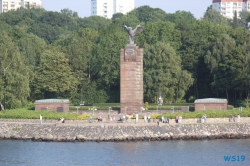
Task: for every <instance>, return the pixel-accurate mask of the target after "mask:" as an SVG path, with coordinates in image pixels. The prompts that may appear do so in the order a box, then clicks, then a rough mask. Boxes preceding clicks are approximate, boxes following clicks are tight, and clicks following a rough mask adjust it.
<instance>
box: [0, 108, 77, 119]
mask: <svg viewBox="0 0 250 166" xmlns="http://www.w3.org/2000/svg"><path fill="white" fill-rule="evenodd" d="M40 115H42V117H43V119H51V120H57V119H59V118H61V117H63V118H65V120H73V119H76V118H77V116H78V114H75V113H59V112H55V111H45V110H43V111H38V110H27V109H25V108H23V109H13V110H4V111H1V112H0V118H5V119H39V116H40Z"/></svg>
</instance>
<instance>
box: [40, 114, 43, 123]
mask: <svg viewBox="0 0 250 166" xmlns="http://www.w3.org/2000/svg"><path fill="white" fill-rule="evenodd" d="M42 123H43V117H42V115H40V124H42Z"/></svg>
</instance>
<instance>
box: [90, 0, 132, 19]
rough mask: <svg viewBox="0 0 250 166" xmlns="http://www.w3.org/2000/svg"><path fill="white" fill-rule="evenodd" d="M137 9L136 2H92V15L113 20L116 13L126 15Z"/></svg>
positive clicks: (110, 0)
mask: <svg viewBox="0 0 250 166" xmlns="http://www.w3.org/2000/svg"><path fill="white" fill-rule="evenodd" d="M134 8H135V2H134V0H91V15H92V16H102V17H105V18H109V19H111V18H112V16H113V14H115V13H123V14H126V13H128V12H130V11H131V10H133V9H134Z"/></svg>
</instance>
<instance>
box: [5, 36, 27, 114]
mask: <svg viewBox="0 0 250 166" xmlns="http://www.w3.org/2000/svg"><path fill="white" fill-rule="evenodd" d="M0 35H1V38H0V61H1V62H0V99H2V103H4V105H5V106H6V108H8V109H9V108H18V107H21V106H22V105H23V104H25V103H26V101H27V98H28V96H29V92H30V89H29V81H28V72H27V70H28V69H27V67H26V66H25V64H24V59H23V58H22V56H21V55H20V53H19V49H18V47H17V46H16V44H15V43H14V42H13V41H12V38H11V36H10V35H8V33H6V32H0Z"/></svg>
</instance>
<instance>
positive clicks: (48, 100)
mask: <svg viewBox="0 0 250 166" xmlns="http://www.w3.org/2000/svg"><path fill="white" fill-rule="evenodd" d="M35 103H69V100H68V99H43V100H36V101H35Z"/></svg>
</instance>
